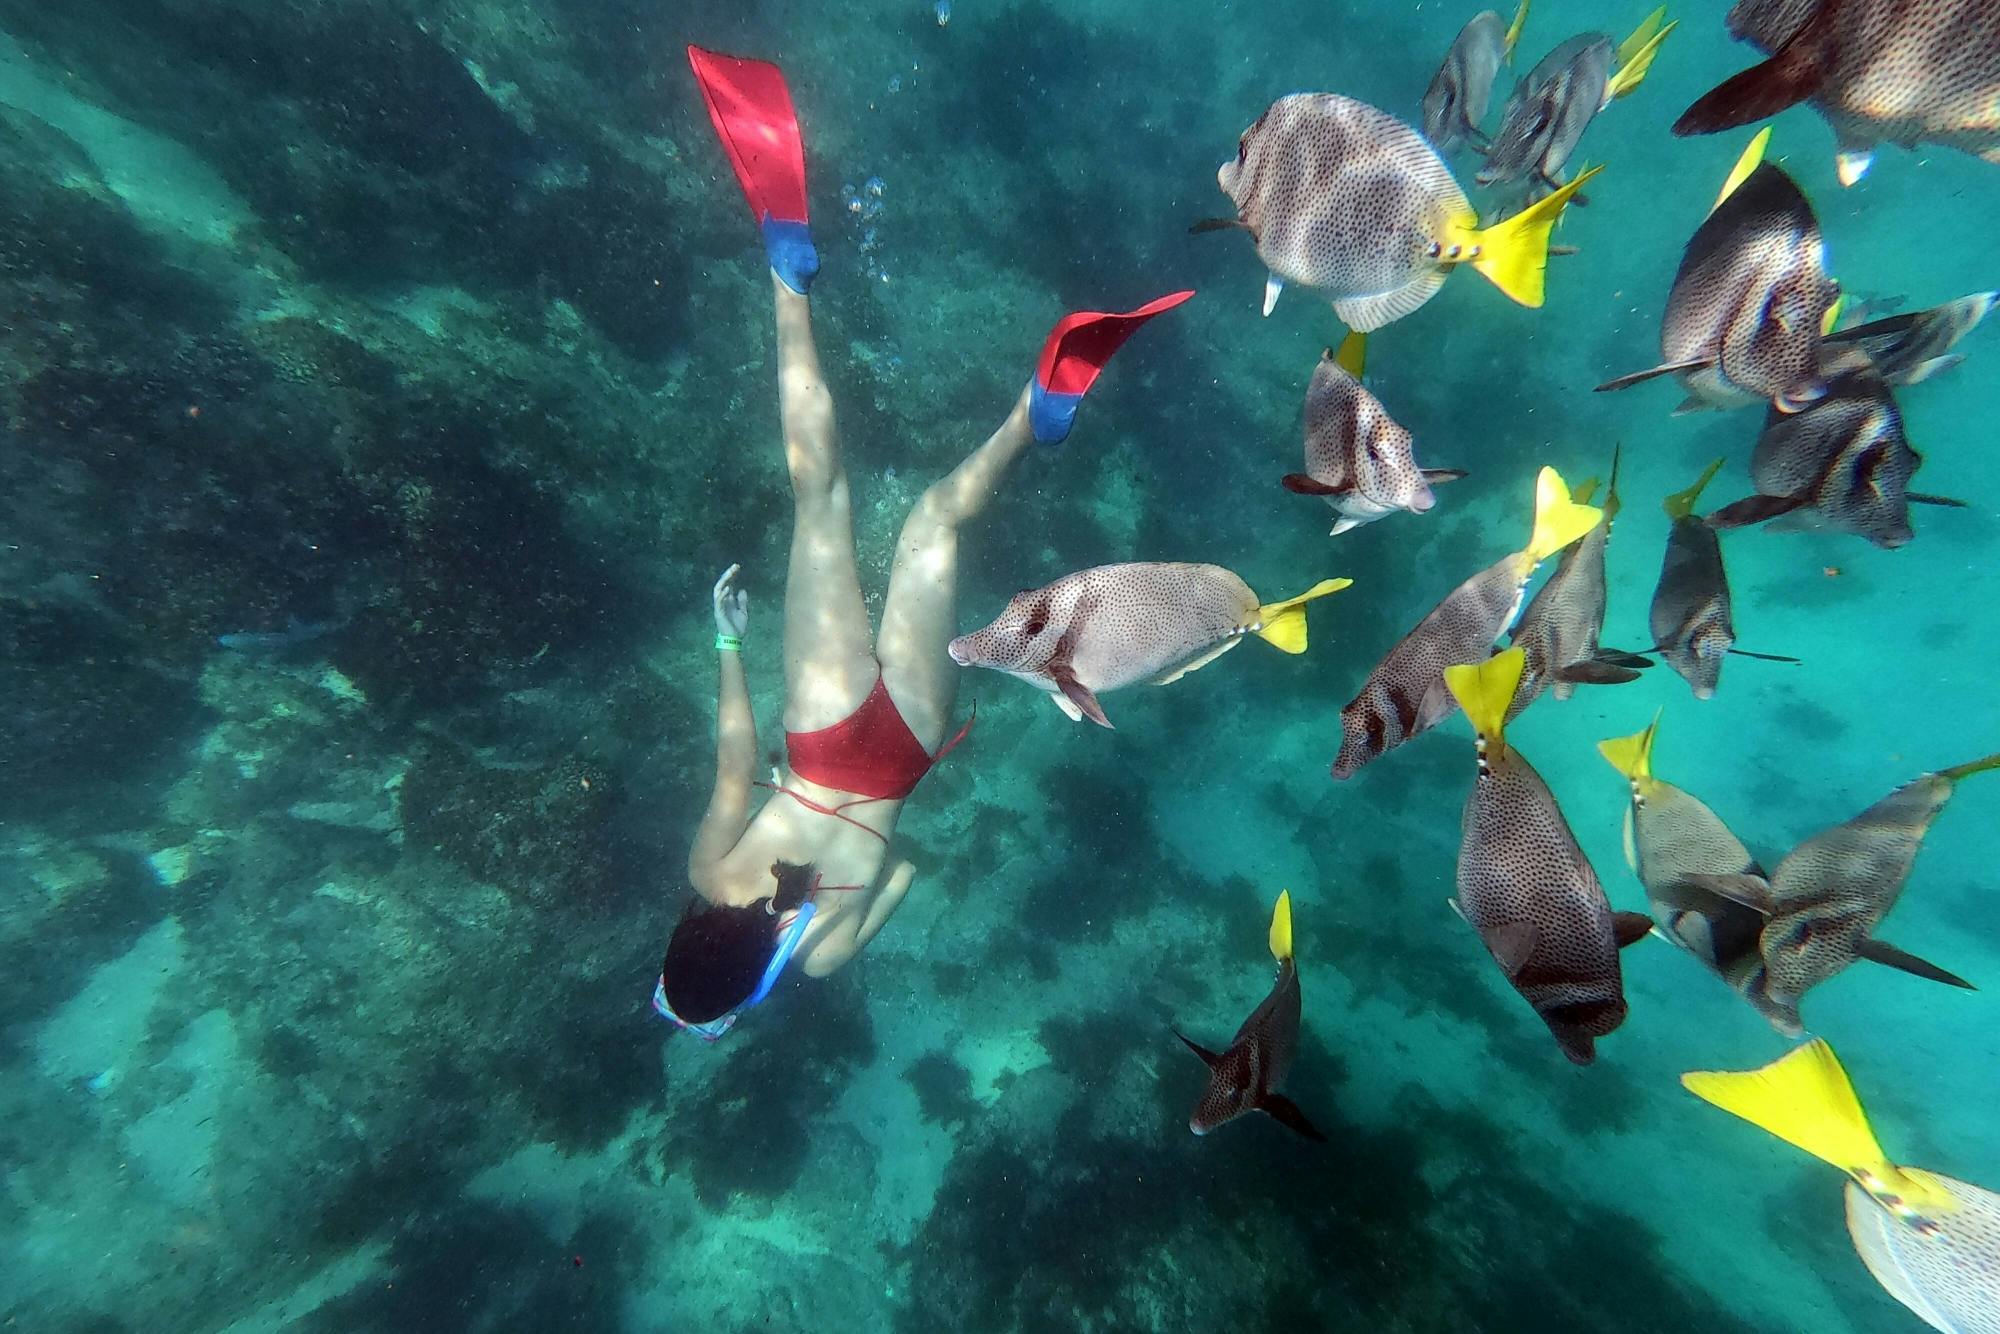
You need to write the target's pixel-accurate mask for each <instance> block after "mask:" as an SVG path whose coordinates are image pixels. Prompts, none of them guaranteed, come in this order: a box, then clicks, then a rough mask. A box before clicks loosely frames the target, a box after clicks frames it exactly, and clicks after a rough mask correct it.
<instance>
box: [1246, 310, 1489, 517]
mask: <svg viewBox="0 0 2000 1334" xmlns="http://www.w3.org/2000/svg"><path fill="white" fill-rule="evenodd" d="M1367 340H1368V335H1366V334H1360V333H1351V334H1349V335H1347V337H1346V339H1345V340H1344V341H1342V343H1341V345H1340V351H1339V352H1335V351H1334V350H1333V349H1332V348H1328V349H1327V350H1326V354H1325V355H1324V356H1322V357H1321V358H1320V360H1319V365H1317V366H1315V367H1314V368H1313V373H1312V382H1311V383H1310V384H1309V385H1308V386H1307V387H1306V470H1305V471H1304V472H1302V473H1300V472H1294V473H1287V474H1286V475H1285V478H1284V485H1285V489H1286V490H1287V491H1292V492H1295V493H1297V494H1299V495H1302V496H1322V497H1324V498H1325V500H1326V503H1327V504H1329V505H1331V506H1333V509H1334V512H1335V513H1336V514H1338V515H1339V516H1340V517H1339V518H1338V519H1336V520H1335V521H1334V525H1333V533H1332V536H1334V537H1338V536H1340V535H1341V534H1342V533H1344V532H1347V531H1349V530H1350V529H1354V528H1359V527H1360V526H1361V525H1362V524H1364V523H1373V522H1374V521H1375V520H1377V519H1379V518H1382V517H1383V516H1384V515H1388V514H1394V513H1395V512H1396V511H1397V510H1408V511H1409V512H1410V513H1412V514H1424V513H1427V512H1429V510H1430V508H1431V507H1432V506H1433V505H1435V504H1437V497H1436V496H1435V495H1434V494H1432V492H1431V485H1432V484H1433V483H1436V482H1450V481H1455V480H1457V479H1458V478H1461V477H1463V476H1465V474H1464V473H1463V472H1461V471H1459V470H1458V469H1455V468H1420V467H1418V466H1417V459H1416V447H1415V442H1414V441H1413V440H1412V439H1411V437H1410V433H1409V431H1407V430H1405V429H1404V428H1403V426H1402V425H1401V424H1400V423H1398V422H1397V421H1396V420H1395V418H1393V417H1391V416H1390V415H1389V413H1388V410H1387V409H1385V408H1384V407H1383V406H1382V403H1381V400H1379V399H1377V398H1376V397H1375V395H1373V394H1371V393H1369V392H1368V390H1367V389H1365V388H1364V387H1362V384H1361V374H1362V371H1363V369H1364V362H1365V358H1366V351H1365V347H1366V344H1367Z"/></svg>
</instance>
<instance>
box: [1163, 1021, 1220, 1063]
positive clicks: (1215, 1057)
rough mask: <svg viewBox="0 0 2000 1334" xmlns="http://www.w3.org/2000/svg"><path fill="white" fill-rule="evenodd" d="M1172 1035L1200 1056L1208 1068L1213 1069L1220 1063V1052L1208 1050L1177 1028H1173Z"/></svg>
mask: <svg viewBox="0 0 2000 1334" xmlns="http://www.w3.org/2000/svg"><path fill="white" fill-rule="evenodd" d="M1174 1036H1175V1037H1177V1038H1179V1039H1180V1040H1181V1044H1182V1045H1183V1046H1185V1047H1186V1048H1187V1049H1188V1050H1189V1051H1191V1052H1193V1053H1194V1054H1195V1055H1197V1056H1199V1057H1201V1060H1202V1064H1203V1065H1206V1066H1207V1067H1208V1068H1209V1069H1211V1070H1213V1069H1214V1068H1215V1067H1216V1066H1218V1065H1220V1064H1222V1053H1220V1052H1213V1051H1210V1050H1209V1049H1208V1048H1206V1047H1204V1046H1202V1045H1201V1044H1200V1043H1199V1042H1196V1041H1195V1040H1194V1039H1193V1038H1191V1037H1189V1036H1188V1035H1187V1034H1185V1033H1183V1032H1181V1031H1180V1030H1179V1029H1178V1028H1176V1029H1175V1030H1174Z"/></svg>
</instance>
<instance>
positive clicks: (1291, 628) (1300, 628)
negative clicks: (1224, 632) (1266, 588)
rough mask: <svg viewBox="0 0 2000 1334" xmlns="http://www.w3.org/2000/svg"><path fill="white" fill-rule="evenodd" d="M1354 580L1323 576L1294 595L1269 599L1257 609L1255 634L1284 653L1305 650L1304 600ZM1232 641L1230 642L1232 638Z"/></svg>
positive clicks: (1337, 588)
mask: <svg viewBox="0 0 2000 1334" xmlns="http://www.w3.org/2000/svg"><path fill="white" fill-rule="evenodd" d="M1353 583H1354V581H1353V580H1352V579H1322V580H1320V581H1319V582H1318V583H1316V584H1314V585H1313V586H1312V587H1311V588H1308V589H1307V590H1306V591H1305V592H1303V593H1301V594H1299V595H1298V596H1297V597H1292V598H1286V599H1285V600H1284V601H1283V602H1270V603H1266V604H1265V605H1263V606H1261V607H1259V608H1257V628H1256V634H1257V637H1258V638H1259V639H1262V640H1263V641H1264V642H1265V643H1267V644H1269V645H1271V646H1272V647H1273V648H1277V649H1282V650H1283V651H1284V652H1286V653H1304V652H1305V651H1306V603H1308V602H1311V601H1313V600H1314V599H1315V598H1323V597H1325V596H1326V595H1327V594H1329V593H1338V592H1339V591H1340V590H1341V589H1343V588H1347V587H1349V586H1351V585H1352V584H1353ZM1232 642H1233V641H1232Z"/></svg>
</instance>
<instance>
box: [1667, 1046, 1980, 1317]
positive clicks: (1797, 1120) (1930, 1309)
mask: <svg viewBox="0 0 2000 1334" xmlns="http://www.w3.org/2000/svg"><path fill="white" fill-rule="evenodd" d="M1681 1083H1682V1085H1684V1086H1685V1087H1686V1088H1687V1090H1688V1091H1689V1092H1690V1093H1692V1094H1694V1095H1695V1096H1696V1097H1698V1098H1701V1099H1702V1100H1704V1101H1706V1102H1711V1103H1713V1104H1715V1105H1716V1106H1717V1107H1720V1108H1722V1109H1723V1110H1724V1111H1726V1112H1733V1113H1735V1114H1736V1115H1737V1116H1740V1117H1742V1118H1743V1119H1744V1120H1746V1121H1748V1122H1750V1123H1751V1124H1752V1125H1755V1126H1760V1127H1762V1128H1763V1129H1765V1130H1768V1131H1770V1132H1771V1133H1772V1134H1773V1135H1776V1136H1777V1137H1778V1138H1779V1139H1781V1140H1784V1141H1785V1142H1786V1143H1788V1144H1792V1145H1795V1146H1797V1147H1798V1148H1801V1149H1804V1150H1805V1151H1806V1152H1807V1153H1809V1154H1811V1155H1812V1156H1813V1157H1815V1158H1818V1159H1820V1160H1821V1161H1823V1162H1827V1163H1831V1164H1832V1165H1833V1166H1835V1167H1837V1168H1839V1169H1840V1170H1841V1171H1842V1172H1845V1173H1846V1174H1847V1176H1848V1182H1847V1190H1846V1192H1845V1193H1846V1211H1847V1235H1848V1236H1849V1237H1850V1238H1851V1239H1852V1240H1853V1242H1854V1249H1855V1251H1856V1252H1857V1253H1858V1254H1859V1255H1860V1256H1861V1262H1862V1263H1863V1264H1865V1265H1867V1266H1868V1272H1869V1273H1870V1274H1873V1275H1874V1276H1875V1281H1876V1282H1877V1283H1880V1284H1881V1285H1882V1287H1883V1288H1884V1289H1885V1290H1886V1291H1887V1292H1888V1293H1889V1295H1890V1296H1891V1297H1894V1298H1895V1299H1896V1300H1897V1301H1899V1302H1901V1303H1902V1304H1903V1305H1904V1306H1907V1307H1909V1308H1910V1310H1911V1311H1912V1312H1914V1313H1915V1314H1916V1316H1917V1318H1918V1319H1920V1320H1922V1321H1923V1322H1924V1323H1925V1324H1926V1325H1929V1326H1930V1327H1931V1328H1932V1329H1936V1330H1942V1331H1944V1334H2000V1194H1995V1193H1994V1192H1992V1191H1990V1190H1987V1189H1985V1188H1984V1187H1981V1186H1975V1185H1972V1184H1970V1183H1969V1182H1965V1181H1959V1180H1955V1179H1954V1178H1952V1177H1948V1176H1945V1175H1943V1174H1942V1173H1938V1172H1927V1171H1925V1170H1924V1169H1922V1168H1920V1167H1902V1166H1899V1165H1898V1164H1896V1163H1894V1162H1891V1161H1890V1160H1889V1157H1888V1155H1887V1154H1885V1153H1883V1152H1882V1146H1881V1144H1879V1143H1878V1142H1877V1141H1876V1139H1875V1132H1874V1130H1873V1129H1871V1128H1870V1126H1869V1124H1868V1116H1867V1114H1866V1113H1865V1112H1863V1111H1862V1110H1861V1100H1860V1099H1859V1098H1857V1097H1856V1096H1855V1093H1854V1086H1853V1085H1852V1084H1851V1083H1849V1082H1848V1079H1847V1072H1846V1071H1845V1070H1843V1069H1842V1068H1841V1065H1840V1060H1839V1058H1838V1057H1836V1056H1835V1055H1834V1054H1833V1048H1831V1047H1829V1046H1828V1045H1827V1044H1826V1042H1825V1041H1824V1040H1822V1039H1820V1038H1814V1039H1813V1040H1812V1041H1811V1042H1808V1043H1806V1044H1804V1045H1803V1046H1800V1047H1797V1048H1794V1049H1793V1050H1792V1051H1791V1052H1789V1053H1787V1054H1786V1055H1784V1056H1782V1057H1780V1058H1779V1059H1778V1060H1777V1061H1775V1062H1773V1063H1772V1064H1770V1065H1767V1066H1765V1067H1764V1068H1763V1069H1761V1070H1744V1071H1728V1070H1703V1071H1693V1072H1690V1073H1688V1074H1685V1075H1682V1076H1681Z"/></svg>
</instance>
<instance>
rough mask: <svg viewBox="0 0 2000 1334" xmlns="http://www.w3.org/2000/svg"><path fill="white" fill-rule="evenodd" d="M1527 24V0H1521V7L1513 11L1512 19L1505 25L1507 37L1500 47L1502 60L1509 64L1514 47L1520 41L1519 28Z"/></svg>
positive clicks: (1511, 60) (1512, 57)
mask: <svg viewBox="0 0 2000 1334" xmlns="http://www.w3.org/2000/svg"><path fill="white" fill-rule="evenodd" d="M1527 26H1528V0H1521V7H1520V8H1519V9H1516V10H1515V11H1514V21H1513V22H1512V23H1510V24H1508V25H1507V39H1506V42H1505V44H1504V45H1503V46H1502V47H1501V52H1502V56H1501V58H1502V59H1503V60H1506V61H1508V62H1509V63H1510V64H1511V63H1512V62H1513V59H1514V48H1515V47H1516V46H1519V45H1520V43H1521V29H1523V28H1525V27H1527Z"/></svg>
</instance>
